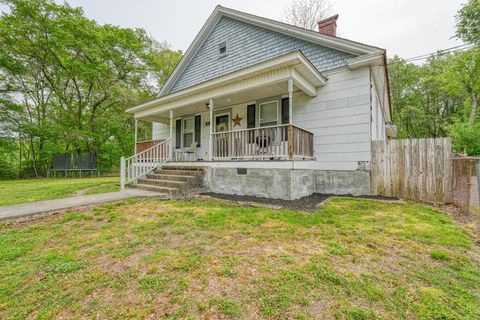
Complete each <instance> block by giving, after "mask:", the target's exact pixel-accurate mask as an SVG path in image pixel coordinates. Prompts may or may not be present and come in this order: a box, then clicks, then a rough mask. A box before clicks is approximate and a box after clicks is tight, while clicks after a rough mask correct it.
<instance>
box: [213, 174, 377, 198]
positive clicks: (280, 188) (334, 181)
mask: <svg viewBox="0 0 480 320" xmlns="http://www.w3.org/2000/svg"><path fill="white" fill-rule="evenodd" d="M207 183H208V189H210V191H211V192H215V193H224V194H236V195H249V196H257V197H266V198H273V199H283V200H295V199H299V198H302V197H306V196H309V195H311V194H312V193H330V194H339V195H340V194H352V195H367V194H370V171H323V170H314V169H290V168H231V167H230V168H225V167H209V168H208V173H207Z"/></svg>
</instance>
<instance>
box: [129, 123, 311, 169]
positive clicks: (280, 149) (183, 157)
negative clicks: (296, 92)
mask: <svg viewBox="0 0 480 320" xmlns="http://www.w3.org/2000/svg"><path fill="white" fill-rule="evenodd" d="M165 141H168V143H169V144H170V146H169V147H171V145H173V144H174V143H175V142H174V141H172V140H170V139H157V140H149V141H141V142H137V143H136V149H135V154H137V155H138V157H139V159H140V157H141V156H142V155H145V156H146V155H147V153H144V151H146V150H149V149H151V148H155V147H156V146H160V145H163V144H164V143H165ZM210 141H211V143H212V148H211V152H212V157H211V158H210V157H208V158H206V159H205V158H202V157H201V149H200V148H198V147H197V146H196V145H195V146H194V147H190V146H188V145H185V147H184V148H181V147H180V148H175V147H174V148H173V154H172V157H171V158H170V157H169V159H168V162H208V161H239V160H243V161H246V160H257V161H266V160H312V159H314V152H313V134H312V133H311V132H308V131H307V130H304V129H302V128H300V127H298V126H296V125H294V124H282V125H276V126H268V127H260V128H250V129H238V130H231V131H221V132H214V133H212V134H211V139H208V143H210ZM193 144H195V143H193ZM180 145H181V144H180ZM189 149H190V150H189ZM188 151H190V152H188Z"/></svg>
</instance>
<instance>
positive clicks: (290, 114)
mask: <svg viewBox="0 0 480 320" xmlns="http://www.w3.org/2000/svg"><path fill="white" fill-rule="evenodd" d="M292 123H293V79H292V78H290V79H288V124H292Z"/></svg>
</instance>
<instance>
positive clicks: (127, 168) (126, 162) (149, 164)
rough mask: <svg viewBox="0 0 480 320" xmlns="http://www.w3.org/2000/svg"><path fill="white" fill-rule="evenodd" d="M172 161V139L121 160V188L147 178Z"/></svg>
mask: <svg viewBox="0 0 480 320" xmlns="http://www.w3.org/2000/svg"><path fill="white" fill-rule="evenodd" d="M169 160H170V139H166V140H163V141H161V142H160V143H157V144H155V145H154V146H152V147H150V148H148V149H146V150H143V151H141V152H139V153H137V154H135V155H133V156H131V157H128V158H125V157H122V158H120V187H121V188H122V189H123V188H125V185H127V184H129V183H131V182H133V181H135V180H137V179H138V178H141V177H143V176H145V175H146V174H147V173H149V172H152V171H153V170H155V169H157V168H158V167H159V166H161V165H162V163H165V162H167V161H169Z"/></svg>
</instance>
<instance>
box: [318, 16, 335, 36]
mask: <svg viewBox="0 0 480 320" xmlns="http://www.w3.org/2000/svg"><path fill="white" fill-rule="evenodd" d="M337 19H338V14H336V15H334V16H332V17H330V18H326V19H323V20H320V21H318V32H320V33H323V34H326V35H327V36H332V37H336V36H337Z"/></svg>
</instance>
